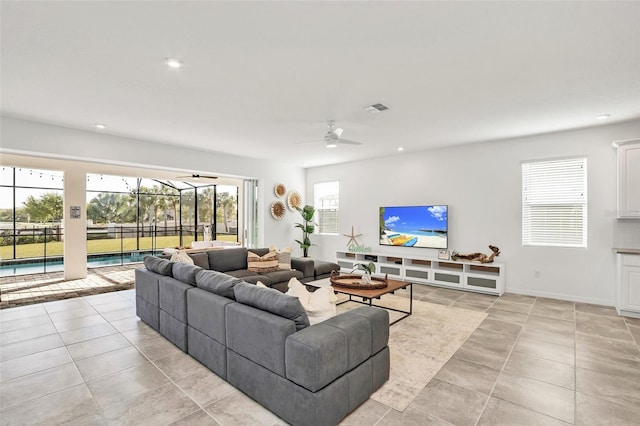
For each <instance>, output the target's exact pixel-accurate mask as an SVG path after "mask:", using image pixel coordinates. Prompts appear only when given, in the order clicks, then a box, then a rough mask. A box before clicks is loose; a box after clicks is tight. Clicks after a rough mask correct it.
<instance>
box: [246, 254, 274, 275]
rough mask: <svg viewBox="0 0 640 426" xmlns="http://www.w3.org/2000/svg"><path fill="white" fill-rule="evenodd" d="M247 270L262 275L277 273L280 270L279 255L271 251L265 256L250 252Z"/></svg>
mask: <svg viewBox="0 0 640 426" xmlns="http://www.w3.org/2000/svg"><path fill="white" fill-rule="evenodd" d="M247 269H248V270H249V271H251V272H257V273H260V274H264V273H267V272H275V271H277V270H278V255H277V254H276V252H275V251H270V252H268V253H267V254H265V255H264V256H260V255H257V254H255V253H254V252H252V251H249V252H248V253H247Z"/></svg>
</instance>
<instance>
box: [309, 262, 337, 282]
mask: <svg viewBox="0 0 640 426" xmlns="http://www.w3.org/2000/svg"><path fill="white" fill-rule="evenodd" d="M313 266H314V274H315V276H316V278H318V277H320V276H323V275H329V274H331V271H337V272H340V265H338V264H337V263H333V262H326V261H324V260H314V261H313Z"/></svg>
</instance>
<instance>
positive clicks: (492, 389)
mask: <svg viewBox="0 0 640 426" xmlns="http://www.w3.org/2000/svg"><path fill="white" fill-rule="evenodd" d="M498 300H500V298H498V299H496V300H494V302H493V303H492V304H491V305H490V306H489V307H488V308H487V311H488V310H489V309H490V308H491V307H492V306H493V305H495V303H496V302H497V301H498ZM537 300H538V298H537V297H536V300H535V301H534V304H535V302H536V301H537ZM532 310H533V304H532V305H531V308H530V309H529V313H528V314H527V320H528V319H529V315H531V311H532ZM525 322H526V321H525ZM523 329H524V325H523V326H522V328H521V329H520V331H519V332H518V335H517V336H516V339H515V340H514V342H513V346H511V350H510V351H509V354H508V355H507V358H505V360H504V363H503V364H502V368H501V369H500V372H499V373H498V376H497V377H496V381H495V382H494V383H493V386H492V387H491V391H490V392H489V394H488V395H487V400H486V401H485V403H484V405H483V406H482V410H481V411H480V414H479V415H478V418H477V419H476V422H475V423H474V425H476V426H477V425H478V423H479V422H480V419H481V418H482V415H483V414H484V412H485V410H486V409H487V405H489V401H490V400H491V397H492V395H493V392H494V390H495V388H496V385H497V384H498V380H500V376H502V372H503V371H504V368H505V367H506V366H507V362H509V358H511V354H512V353H513V350H514V349H515V347H516V345H517V344H518V340H520V334H521V333H522V330H523ZM454 355H455V354H454Z"/></svg>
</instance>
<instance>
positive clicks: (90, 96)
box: [1, 0, 640, 166]
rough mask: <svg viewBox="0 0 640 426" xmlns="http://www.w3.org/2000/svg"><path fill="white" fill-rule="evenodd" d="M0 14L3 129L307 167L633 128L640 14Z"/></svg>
mask: <svg viewBox="0 0 640 426" xmlns="http://www.w3.org/2000/svg"><path fill="white" fill-rule="evenodd" d="M1 8H2V16H1V19H2V22H1V24H2V27H1V36H2V39H1V41H2V54H1V55H2V56H1V59H2V69H1V71H2V76H1V78H2V80H1V89H2V100H1V108H2V109H1V112H2V114H4V115H7V116H13V117H19V118H27V119H32V120H37V121H42V122H47V123H53V124H59V125H62V126H67V127H72V128H79V129H88V130H91V131H98V130H96V129H94V128H93V123H96V122H100V123H105V124H106V125H107V126H108V127H107V129H105V130H102V132H105V133H110V134H114V135H121V136H127V137H133V138H139V139H148V140H154V141H158V142H163V143H167V144H174V145H183V146H190V147H196V148H201V149H207V150H212V151H222V152H226V153H231V154H238V155H243V156H250V157H257V158H265V159H280V160H286V161H288V162H290V163H291V164H294V165H298V166H315V165H322V164H332V163H339V162H346V161H353V160H358V159H363V158H370V157H377V156H388V155H391V156H398V155H410V153H411V152H415V151H422V150H425V149H430V148H435V147H442V146H447V145H452V144H465V143H473V142H479V141H486V140H493V139H500V138H509V137H516V136H522V135H531V134H538V133H544V132H552V131H557V130H564V129H572V128H579V127H587V126H594V125H601V124H608V123H611V122H616V121H624V120H630V119H635V118H639V117H640V25H639V24H638V23H639V22H640V2H621V3H616V2H531V3H529V2H495V3H490V2H464V3H462V2H460V3H459V2H397V1H394V2H204V1H201V2H184V1H181V2H178V1H174V2H168V1H163V2H147V1H136V2H132V1H128V2H97V1H85V2H78V1H51V2H36V1H20V2H14V1H4V0H3V1H2V3H1ZM166 57H177V58H179V59H181V60H182V61H183V62H184V67H182V68H180V69H177V70H175V69H170V68H168V67H167V66H166V65H165V64H164V63H163V61H164V59H165V58H166ZM377 102H382V103H384V104H385V105H387V106H389V107H390V110H388V111H386V112H382V113H378V114H369V113H367V112H364V111H363V109H362V108H363V106H365V105H368V104H372V103H377ZM605 113H606V114H611V117H610V118H609V119H608V120H596V118H595V117H596V116H597V115H599V114H605ZM329 119H333V120H335V121H336V124H337V125H338V126H340V127H342V128H344V134H343V137H344V138H348V139H352V140H356V141H361V142H364V145H361V146H351V145H346V146H345V145H343V146H340V147H339V148H337V149H334V150H329V149H326V148H325V147H324V143H323V142H322V138H323V135H324V133H325V131H326V120H329ZM313 140H316V141H318V142H316V143H308V144H297V143H299V142H305V141H313ZM398 146H403V147H404V148H405V151H404V153H402V154H401V153H398V152H397V151H396V148H397V147H398Z"/></svg>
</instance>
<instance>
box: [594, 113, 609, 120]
mask: <svg viewBox="0 0 640 426" xmlns="http://www.w3.org/2000/svg"><path fill="white" fill-rule="evenodd" d="M609 117H611V114H600V115H598V116H597V117H596V118H597V119H598V120H606V119H607V118H609Z"/></svg>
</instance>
